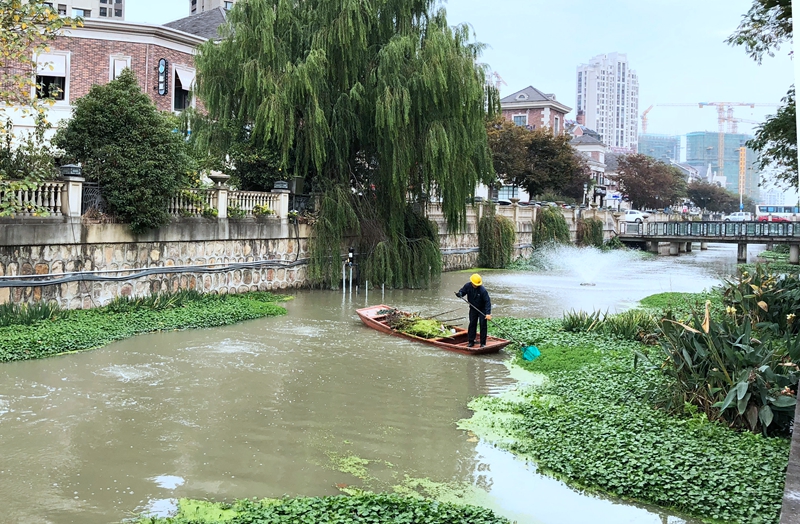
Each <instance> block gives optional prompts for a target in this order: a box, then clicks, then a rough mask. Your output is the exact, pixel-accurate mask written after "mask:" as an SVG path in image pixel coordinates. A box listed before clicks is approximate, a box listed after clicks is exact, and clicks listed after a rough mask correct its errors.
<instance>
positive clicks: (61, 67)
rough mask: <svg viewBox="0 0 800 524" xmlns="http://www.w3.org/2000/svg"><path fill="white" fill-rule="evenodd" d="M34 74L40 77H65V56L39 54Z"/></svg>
mask: <svg viewBox="0 0 800 524" xmlns="http://www.w3.org/2000/svg"><path fill="white" fill-rule="evenodd" d="M36 74H37V75H40V76H64V77H65V76H67V57H66V55H48V54H41V55H39V56H37V57H36Z"/></svg>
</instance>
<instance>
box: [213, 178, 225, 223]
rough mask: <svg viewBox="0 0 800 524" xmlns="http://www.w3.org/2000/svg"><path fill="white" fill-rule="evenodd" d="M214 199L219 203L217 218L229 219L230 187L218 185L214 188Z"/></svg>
mask: <svg viewBox="0 0 800 524" xmlns="http://www.w3.org/2000/svg"><path fill="white" fill-rule="evenodd" d="M214 192H215V193H216V194H215V196H214V199H215V200H216V202H217V218H228V186H226V185H222V184H220V185H218V186H217V187H215V188H214Z"/></svg>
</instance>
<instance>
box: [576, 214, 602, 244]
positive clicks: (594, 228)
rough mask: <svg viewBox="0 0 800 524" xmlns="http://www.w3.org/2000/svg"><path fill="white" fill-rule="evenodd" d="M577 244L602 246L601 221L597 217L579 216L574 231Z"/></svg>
mask: <svg viewBox="0 0 800 524" xmlns="http://www.w3.org/2000/svg"><path fill="white" fill-rule="evenodd" d="M575 235H576V243H577V244H578V245H579V246H594V247H598V248H602V247H603V221H602V220H600V219H599V218H585V219H584V218H579V219H578V229H577V231H576V232H575Z"/></svg>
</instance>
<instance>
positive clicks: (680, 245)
mask: <svg viewBox="0 0 800 524" xmlns="http://www.w3.org/2000/svg"><path fill="white" fill-rule="evenodd" d="M618 237H619V239H620V240H621V241H622V242H625V243H628V244H636V243H638V244H645V245H646V246H645V247H646V248H647V249H648V250H649V251H655V252H658V247H659V244H662V243H669V245H670V255H678V254H679V253H682V252H687V251H691V250H692V243H694V242H700V245H701V248H704V247H705V246H704V245H705V244H708V243H710V242H721V243H727V244H738V246H739V250H738V257H737V258H738V260H739V261H740V262H746V261H747V245H748V244H788V245H789V261H790V262H791V263H792V264H797V263H799V262H800V222H646V223H643V224H642V223H623V224H622V227H621V228H620V232H619V234H618Z"/></svg>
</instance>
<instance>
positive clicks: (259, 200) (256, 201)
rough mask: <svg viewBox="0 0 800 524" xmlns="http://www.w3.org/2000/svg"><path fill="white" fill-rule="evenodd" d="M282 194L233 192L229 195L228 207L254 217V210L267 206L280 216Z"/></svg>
mask: <svg viewBox="0 0 800 524" xmlns="http://www.w3.org/2000/svg"><path fill="white" fill-rule="evenodd" d="M280 197H281V193H265V192H261V191H231V192H230V193H228V206H230V207H231V208H236V207H238V208H239V209H241V210H242V211H244V212H245V216H253V208H254V207H256V206H266V207H268V208H269V209H271V210H272V211H274V212H275V214H276V216H280V215H279V214H278V213H279V211H280Z"/></svg>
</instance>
